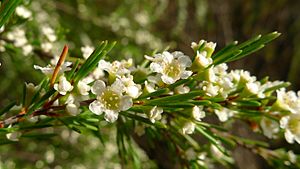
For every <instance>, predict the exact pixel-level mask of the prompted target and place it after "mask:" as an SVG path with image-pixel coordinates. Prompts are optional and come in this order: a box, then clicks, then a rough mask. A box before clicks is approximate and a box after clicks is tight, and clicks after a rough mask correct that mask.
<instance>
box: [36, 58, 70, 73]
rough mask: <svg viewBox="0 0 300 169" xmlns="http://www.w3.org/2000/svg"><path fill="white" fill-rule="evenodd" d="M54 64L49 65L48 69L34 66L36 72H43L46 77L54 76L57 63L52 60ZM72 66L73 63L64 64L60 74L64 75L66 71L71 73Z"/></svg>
mask: <svg viewBox="0 0 300 169" xmlns="http://www.w3.org/2000/svg"><path fill="white" fill-rule="evenodd" d="M55 61H56V60H55ZM57 61H58V60H57ZM52 64H53V65H47V66H46V67H41V66H38V65H33V68H34V69H36V70H40V71H42V72H43V73H44V74H45V75H52V74H53V71H54V69H55V65H56V64H57V62H55V63H54V60H52ZM71 65H72V62H64V64H62V65H61V66H60V69H59V72H58V74H59V75H60V74H62V73H64V72H65V71H70V70H71V68H70V67H69V66H71Z"/></svg>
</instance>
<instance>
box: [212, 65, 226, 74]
mask: <svg viewBox="0 0 300 169" xmlns="http://www.w3.org/2000/svg"><path fill="white" fill-rule="evenodd" d="M227 69H228V66H227V64H226V63H222V64H219V65H217V66H214V72H215V73H216V74H218V75H226V74H227Z"/></svg>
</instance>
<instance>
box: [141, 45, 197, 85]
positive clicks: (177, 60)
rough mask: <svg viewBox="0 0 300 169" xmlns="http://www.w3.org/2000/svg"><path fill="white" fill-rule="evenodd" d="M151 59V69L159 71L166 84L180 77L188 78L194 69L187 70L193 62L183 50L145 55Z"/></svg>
mask: <svg viewBox="0 0 300 169" xmlns="http://www.w3.org/2000/svg"><path fill="white" fill-rule="evenodd" d="M145 57H146V59H148V60H151V61H152V63H151V64H150V69H151V71H153V72H156V73H159V74H160V75H161V79H162V81H163V82H164V83H166V84H173V83H175V82H176V81H177V80H179V79H187V78H188V77H189V76H191V75H192V73H193V72H192V71H187V70H185V69H186V68H187V67H190V66H191V64H192V62H191V60H190V58H189V57H188V56H186V55H184V54H183V53H181V52H173V53H172V54H171V53H169V52H167V51H165V52H163V53H161V54H156V55H154V57H153V58H152V57H149V56H145Z"/></svg>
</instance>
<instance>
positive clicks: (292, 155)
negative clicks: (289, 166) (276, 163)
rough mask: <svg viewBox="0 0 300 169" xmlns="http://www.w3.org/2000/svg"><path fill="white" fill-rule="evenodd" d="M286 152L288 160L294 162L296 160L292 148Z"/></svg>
mask: <svg viewBox="0 0 300 169" xmlns="http://www.w3.org/2000/svg"><path fill="white" fill-rule="evenodd" d="M287 154H288V158H289V161H290V162H291V163H293V164H295V163H296V162H297V156H296V154H295V153H294V152H293V151H292V150H289V151H288V153H287Z"/></svg>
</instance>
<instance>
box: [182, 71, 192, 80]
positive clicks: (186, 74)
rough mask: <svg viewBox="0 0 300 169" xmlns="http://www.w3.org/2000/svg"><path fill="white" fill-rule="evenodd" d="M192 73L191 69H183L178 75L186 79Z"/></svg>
mask: <svg viewBox="0 0 300 169" xmlns="http://www.w3.org/2000/svg"><path fill="white" fill-rule="evenodd" d="M192 74H193V72H192V71H183V72H182V73H181V75H180V77H181V79H187V78H188V77H190V76H191V75H192Z"/></svg>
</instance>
